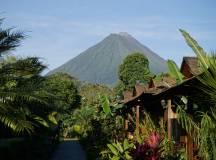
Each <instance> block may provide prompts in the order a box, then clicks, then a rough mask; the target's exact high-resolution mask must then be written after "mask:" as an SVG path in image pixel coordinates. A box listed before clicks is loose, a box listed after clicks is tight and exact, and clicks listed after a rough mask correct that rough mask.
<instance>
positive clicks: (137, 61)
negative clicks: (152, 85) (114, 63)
mask: <svg viewBox="0 0 216 160" xmlns="http://www.w3.org/2000/svg"><path fill="white" fill-rule="evenodd" d="M118 76H119V80H120V84H121V86H123V87H124V89H133V87H134V86H135V84H136V82H137V81H140V82H142V83H145V82H147V81H148V80H149V79H150V77H151V76H150V70H149V62H148V59H147V58H146V57H145V56H144V55H143V54H141V53H133V54H130V55H128V56H127V57H126V58H125V59H124V61H123V63H122V64H121V65H120V66H119V71H118Z"/></svg>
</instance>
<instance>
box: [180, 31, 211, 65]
mask: <svg viewBox="0 0 216 160" xmlns="http://www.w3.org/2000/svg"><path fill="white" fill-rule="evenodd" d="M179 31H180V32H181V33H182V35H183V37H184V38H185V41H186V42H187V44H188V45H189V46H190V47H191V49H192V50H193V51H194V52H195V54H196V55H197V58H198V59H199V61H200V62H201V65H202V66H203V67H204V68H205V69H208V66H209V65H208V60H207V59H206V53H205V51H204V50H203V48H202V47H201V46H200V45H199V44H198V43H197V41H196V40H195V39H193V38H192V37H191V36H190V35H189V34H188V33H187V32H186V31H184V30H183V29H180V30H179Z"/></svg>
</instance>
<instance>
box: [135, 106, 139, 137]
mask: <svg viewBox="0 0 216 160" xmlns="http://www.w3.org/2000/svg"><path fill="white" fill-rule="evenodd" d="M139 108H140V106H136V130H137V132H138V133H139V119H140V112H139Z"/></svg>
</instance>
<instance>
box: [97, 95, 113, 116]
mask: <svg viewBox="0 0 216 160" xmlns="http://www.w3.org/2000/svg"><path fill="white" fill-rule="evenodd" d="M99 98H100V101H101V105H102V108H103V111H104V113H105V114H110V113H111V109H110V102H109V99H108V97H107V96H105V95H99Z"/></svg>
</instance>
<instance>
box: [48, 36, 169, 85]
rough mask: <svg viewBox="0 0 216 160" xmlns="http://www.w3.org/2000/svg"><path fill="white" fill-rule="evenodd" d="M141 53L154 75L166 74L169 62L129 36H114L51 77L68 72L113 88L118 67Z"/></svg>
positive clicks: (64, 66) (84, 53) (74, 59)
mask: <svg viewBox="0 0 216 160" xmlns="http://www.w3.org/2000/svg"><path fill="white" fill-rule="evenodd" d="M133 52H141V53H143V54H144V55H145V56H146V57H147V58H148V60H149V63H150V65H149V66H150V70H151V72H152V73H161V72H164V71H166V61H165V60H164V59H162V58H161V57H160V56H158V55H157V54H155V53H154V52H153V51H151V50H150V49H149V48H147V47H145V46H144V45H142V44H141V43H139V42H138V41H137V40H136V39H134V38H133V37H132V36H131V35H129V34H127V33H119V34H110V35H109V36H108V37H106V38H105V39H104V40H102V41H101V42H99V43H98V44H96V45H95V46H93V47H90V48H89V49H87V50H86V51H84V52H82V53H81V54H80V55H78V56H77V57H75V58H73V59H71V60H69V61H68V62H66V63H65V64H63V65H62V66H60V67H58V68H56V69H54V70H53V71H51V72H49V73H48V74H53V73H55V72H66V73H68V74H70V75H72V76H74V77H76V78H78V79H80V80H82V81H88V82H92V83H103V84H110V85H113V84H115V83H116V82H117V72H118V66H119V65H120V64H121V63H122V61H123V59H124V58H125V57H126V56H127V55H128V54H130V53H133Z"/></svg>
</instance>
